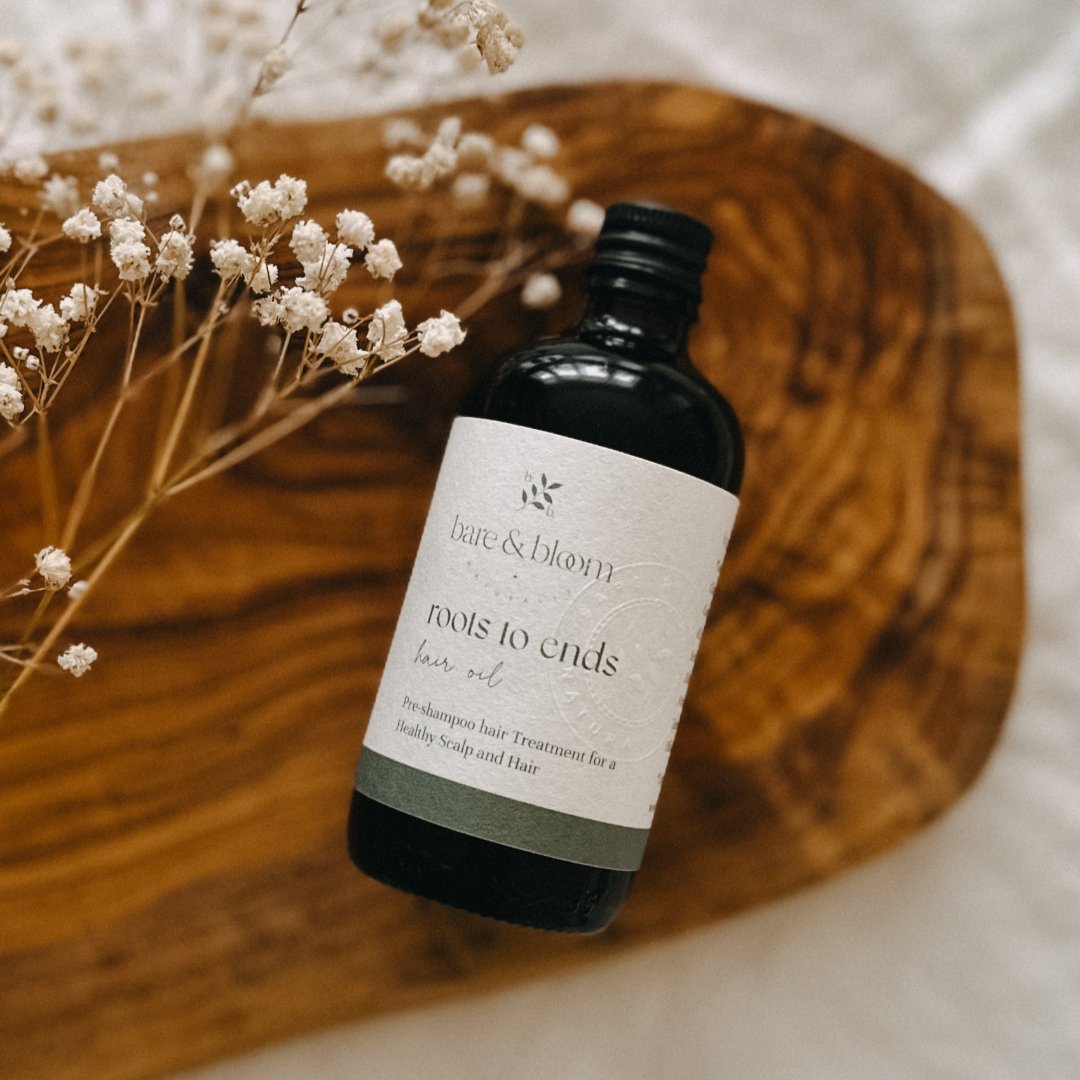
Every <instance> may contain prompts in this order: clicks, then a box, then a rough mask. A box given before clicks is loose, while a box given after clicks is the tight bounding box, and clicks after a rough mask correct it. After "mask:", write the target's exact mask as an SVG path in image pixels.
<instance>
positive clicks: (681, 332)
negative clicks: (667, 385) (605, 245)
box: [574, 284, 697, 364]
mask: <svg viewBox="0 0 1080 1080" xmlns="http://www.w3.org/2000/svg"><path fill="white" fill-rule="evenodd" d="M696 318H697V309H696V305H692V304H690V303H688V302H686V301H683V300H681V299H675V298H673V297H668V296H665V295H662V294H660V295H646V294H644V293H642V292H637V291H634V292H630V291H627V290H624V289H621V288H618V287H610V286H604V285H601V284H594V285H593V286H592V287H591V288H590V289H589V295H588V300H587V302H586V304H585V311H584V312H583V314H582V316H581V318H580V319H579V320H578V322H577V324H576V326H575V327H574V333H575V335H576V336H577V337H579V338H580V339H581V340H582V341H586V342H588V343H590V344H592V345H596V346H598V347H599V348H602V349H605V350H607V351H609V352H614V353H618V354H619V355H621V356H628V357H631V358H633V359H637V360H642V361H645V362H647V363H668V364H674V363H675V362H676V361H677V360H678V359H679V358H680V357H681V356H683V355H684V354H685V353H686V339H687V337H688V335H689V333H690V327H691V326H692V325H693V324H694V321H695V320H696Z"/></svg>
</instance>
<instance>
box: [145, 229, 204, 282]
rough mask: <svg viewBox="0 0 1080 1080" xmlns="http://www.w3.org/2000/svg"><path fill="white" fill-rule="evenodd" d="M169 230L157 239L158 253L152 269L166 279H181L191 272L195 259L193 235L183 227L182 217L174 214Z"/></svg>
mask: <svg viewBox="0 0 1080 1080" xmlns="http://www.w3.org/2000/svg"><path fill="white" fill-rule="evenodd" d="M169 226H170V228H169V230H168V231H167V232H164V233H162V234H161V238H160V239H159V240H158V255H157V259H156V260H155V261H154V269H155V270H156V271H157V272H158V273H159V274H160V275H161V276H162V278H163V279H164V280H166V281H169V280H170V279H172V278H175V279H176V280H177V281H183V280H184V279H185V278H186V277H187V276H188V274H190V273H191V267H192V265H193V264H194V261H195V251H194V247H193V239H194V238H193V237H192V236H191V235H190V234H189V233H188V232H187V230H186V229H185V228H184V219H183V218H181V217H180V216H179V215H174V216H173V218H172V219H171V220H170V221H169Z"/></svg>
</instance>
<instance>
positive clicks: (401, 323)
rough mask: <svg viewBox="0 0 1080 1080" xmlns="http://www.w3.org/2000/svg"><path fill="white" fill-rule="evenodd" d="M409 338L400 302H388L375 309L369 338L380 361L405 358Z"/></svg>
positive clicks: (369, 324) (369, 326)
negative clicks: (406, 343)
mask: <svg viewBox="0 0 1080 1080" xmlns="http://www.w3.org/2000/svg"><path fill="white" fill-rule="evenodd" d="M407 336H408V331H407V330H406V328H405V316H404V314H403V313H402V310H401V301H400V300H388V301H387V302H386V303H385V304H383V305H382V306H381V307H377V308H376V309H375V311H374V313H373V314H372V316H371V322H370V323H368V331H367V338H368V342H369V343H370V344H371V347H372V351H373V352H375V353H377V354H378V356H379V359H380V360H382V361H384V362H386V361H390V360H397V359H398V358H399V357H401V356H404V355H405V339H406V337H407Z"/></svg>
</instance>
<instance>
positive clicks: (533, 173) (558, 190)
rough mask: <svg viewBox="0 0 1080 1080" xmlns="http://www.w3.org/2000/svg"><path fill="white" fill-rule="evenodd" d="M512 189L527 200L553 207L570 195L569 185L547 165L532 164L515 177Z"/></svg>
mask: <svg viewBox="0 0 1080 1080" xmlns="http://www.w3.org/2000/svg"><path fill="white" fill-rule="evenodd" d="M514 190H515V191H517V193H518V194H519V195H520V196H521V197H522V198H523V199H527V200H528V201H529V202H534V203H538V204H539V205H540V206H546V207H548V208H549V209H553V208H554V207H556V206H558V205H559V204H560V203H564V202H566V200H567V199H568V198H569V197H570V185H569V184H568V183H567V182H566V181H565V180H564V179H563V178H562V177H561V176H560V175H559V174H558V173H557V172H556V171H555V170H554V169H552V168H551V166H549V165H534V166H532V168H529V169H525V170H524V171H523V172H522V173H521V174H520V175H519V176H518V177H517V179H516V181H515V183H514Z"/></svg>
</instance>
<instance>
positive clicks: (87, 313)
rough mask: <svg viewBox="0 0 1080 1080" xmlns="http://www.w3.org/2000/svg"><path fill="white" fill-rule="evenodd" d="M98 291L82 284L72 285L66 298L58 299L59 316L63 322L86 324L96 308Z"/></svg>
mask: <svg viewBox="0 0 1080 1080" xmlns="http://www.w3.org/2000/svg"><path fill="white" fill-rule="evenodd" d="M97 298H98V290H97V289H95V288H94V287H93V286H92V285H86V284H83V283H80V284H77V285H72V286H71V290H70V291H69V292H68V294H67V296H62V297H61V298H60V315H61V317H62V318H63V320H64V321H65V322H68V323H81V322H86V320H87V319H89V318H90V317H91V316H92V315H93V314H94V310H95V309H96V307H97Z"/></svg>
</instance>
